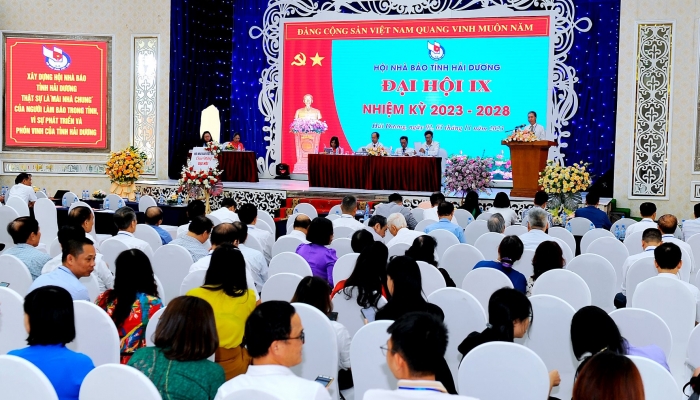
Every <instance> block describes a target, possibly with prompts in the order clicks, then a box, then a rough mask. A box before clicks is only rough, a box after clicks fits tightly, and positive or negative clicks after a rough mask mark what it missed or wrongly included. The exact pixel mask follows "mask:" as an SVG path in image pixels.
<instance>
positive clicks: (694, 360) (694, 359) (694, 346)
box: [0, 293, 700, 370]
mask: <svg viewBox="0 0 700 400" xmlns="http://www.w3.org/2000/svg"><path fill="white" fill-rule="evenodd" d="M1 295H2V294H1V293H0V296H1ZM1 306H2V305H1V304H0V307H1ZM657 317H658V316H657ZM0 318H2V316H0ZM659 319H660V318H659ZM664 325H665V323H664ZM698 326H700V325H697V326H696V327H695V328H693V331H692V332H691V333H690V339H689V340H688V349H687V350H686V359H685V362H686V364H688V365H689V366H690V369H691V370H695V368H697V367H700V329H698ZM666 328H668V326H667V327H666ZM0 329H1V328H0ZM1 335H2V330H0V337H2V336H1ZM668 335H669V337H671V331H670V330H669V331H668ZM0 343H2V342H0ZM0 346H1V345H0ZM669 347H670V346H669ZM0 348H2V347H0ZM0 354H2V351H0Z"/></svg>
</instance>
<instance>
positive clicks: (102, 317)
mask: <svg viewBox="0 0 700 400" xmlns="http://www.w3.org/2000/svg"><path fill="white" fill-rule="evenodd" d="M73 310H74V312H75V340H73V341H72V342H70V343H68V344H67V345H66V347H68V348H69V349H71V350H73V351H77V352H79V353H83V354H85V355H86V356H88V357H90V359H92V362H93V364H95V366H96V367H97V366H100V365H102V364H119V334H118V333H117V329H116V328H115V327H114V322H113V321H112V318H110V317H109V316H108V315H107V313H106V312H105V311H104V310H103V309H101V308H100V307H98V306H96V305H94V304H92V303H90V302H87V301H84V300H76V301H74V302H73Z"/></svg>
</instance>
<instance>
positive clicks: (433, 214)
mask: <svg viewBox="0 0 700 400" xmlns="http://www.w3.org/2000/svg"><path fill="white" fill-rule="evenodd" d="M444 202H445V195H444V194H442V193H440V192H435V193H433V194H431V195H430V206H431V207H430V208H428V209H427V210H425V211H423V219H432V220H433V221H439V220H440V216H438V206H439V205H440V203H444ZM453 222H457V221H453Z"/></svg>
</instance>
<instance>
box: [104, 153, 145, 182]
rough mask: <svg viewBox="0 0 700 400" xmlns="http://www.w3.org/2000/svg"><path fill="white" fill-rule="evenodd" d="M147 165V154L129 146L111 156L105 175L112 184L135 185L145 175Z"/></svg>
mask: <svg viewBox="0 0 700 400" xmlns="http://www.w3.org/2000/svg"><path fill="white" fill-rule="evenodd" d="M145 163H146V153H144V152H142V151H141V150H139V149H137V148H136V147H134V146H129V147H127V148H126V149H124V150H121V151H117V152H114V153H112V154H110V155H109V159H108V160H107V168H106V172H105V173H106V174H107V175H108V176H109V180H110V181H111V182H118V183H133V182H135V181H136V180H137V179H139V177H140V176H141V174H143V167H144V164H145Z"/></svg>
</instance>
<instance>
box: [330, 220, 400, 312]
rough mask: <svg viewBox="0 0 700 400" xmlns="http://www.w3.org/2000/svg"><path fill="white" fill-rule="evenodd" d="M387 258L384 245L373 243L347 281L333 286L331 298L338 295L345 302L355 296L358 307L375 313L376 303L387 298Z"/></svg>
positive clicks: (360, 258)
mask: <svg viewBox="0 0 700 400" xmlns="http://www.w3.org/2000/svg"><path fill="white" fill-rule="evenodd" d="M358 232H359V231H358ZM388 257H389V249H387V247H386V246H385V245H384V243H381V242H373V243H372V244H371V245H370V246H368V247H366V248H365V249H364V250H362V252H361V253H360V255H359V256H358V257H357V262H355V268H354V269H353V270H352V274H350V276H349V277H348V279H345V280H342V281H340V282H338V283H337V284H336V285H335V288H334V289H333V292H332V293H331V297H333V296H335V295H336V294H339V293H340V295H344V296H345V298H346V299H347V300H350V299H351V298H352V297H353V296H357V297H356V298H357V305H358V306H360V307H362V308H370V307H372V308H374V309H375V311H376V310H377V308H379V306H378V303H379V300H380V299H381V297H382V296H384V297H385V298H386V297H388V296H387V295H386V293H387V291H386V288H385V282H386V259H387V258H388ZM369 322H372V321H369Z"/></svg>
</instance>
